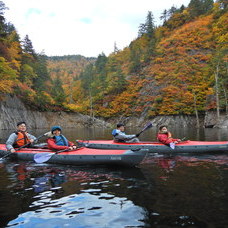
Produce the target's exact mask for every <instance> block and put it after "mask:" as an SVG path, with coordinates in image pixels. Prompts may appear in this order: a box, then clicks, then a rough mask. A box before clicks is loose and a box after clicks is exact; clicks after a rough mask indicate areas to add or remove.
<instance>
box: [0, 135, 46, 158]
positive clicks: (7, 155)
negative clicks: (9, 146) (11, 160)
mask: <svg viewBox="0 0 228 228" xmlns="http://www.w3.org/2000/svg"><path fill="white" fill-rule="evenodd" d="M49 134H50V131H49V132H46V133H44V134H42V135H40V136H38V137H37V138H36V140H35V141H36V142H37V141H38V140H39V139H40V138H42V137H43V136H47V135H49ZM30 144H31V143H27V144H25V145H23V146H20V147H19V148H17V149H15V151H18V150H20V149H22V148H24V147H26V146H28V145H30ZM2 151H6V150H2ZM12 154H13V153H12V152H9V153H8V154H6V155H4V156H3V157H1V158H0V161H1V160H3V159H5V158H7V157H9V156H10V155H12Z"/></svg>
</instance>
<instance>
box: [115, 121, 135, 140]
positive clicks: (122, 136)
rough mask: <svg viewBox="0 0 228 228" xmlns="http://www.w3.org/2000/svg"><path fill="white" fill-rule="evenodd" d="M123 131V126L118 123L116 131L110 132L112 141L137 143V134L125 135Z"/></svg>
mask: <svg viewBox="0 0 228 228" xmlns="http://www.w3.org/2000/svg"><path fill="white" fill-rule="evenodd" d="M124 130H125V126H124V124H122V123H118V124H117V125H116V129H114V130H113V131H112V135H113V140H114V141H115V142H126V143H131V142H139V139H138V136H139V135H138V134H135V135H127V134H125V132H124Z"/></svg>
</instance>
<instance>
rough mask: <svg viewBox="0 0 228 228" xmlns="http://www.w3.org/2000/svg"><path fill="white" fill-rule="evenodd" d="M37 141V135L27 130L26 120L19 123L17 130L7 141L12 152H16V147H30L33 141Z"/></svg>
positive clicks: (7, 145) (7, 146) (8, 148)
mask: <svg viewBox="0 0 228 228" xmlns="http://www.w3.org/2000/svg"><path fill="white" fill-rule="evenodd" d="M35 141H36V137H35V136H33V135H31V134H29V133H28V132H27V126H26V123H25V122H24V121H21V122H18V123H17V131H15V132H14V133H12V134H11V135H10V136H9V138H8V139H7V141H6V148H7V150H9V151H10V152H12V153H14V152H15V151H16V150H15V148H19V147H21V146H24V145H27V144H28V145H27V146H26V147H30V146H31V145H32V143H33V142H35Z"/></svg>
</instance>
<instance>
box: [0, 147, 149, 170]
mask: <svg viewBox="0 0 228 228" xmlns="http://www.w3.org/2000/svg"><path fill="white" fill-rule="evenodd" d="M147 152H148V150H147V149H133V150H126V149H116V150H109V149H91V148H86V147H82V148H79V149H76V150H72V151H60V152H53V151H51V150H49V149H42V148H23V149H20V150H18V151H17V152H15V153H10V156H9V157H10V158H12V159H19V160H25V161H34V162H38V163H43V162H48V163H56V164H69V165H123V166H135V165H137V164H139V163H140V162H141V161H142V160H143V159H144V158H145V156H146V154H147ZM8 154H9V152H8V151H7V150H6V147H5V144H0V157H3V158H4V156H5V157H8Z"/></svg>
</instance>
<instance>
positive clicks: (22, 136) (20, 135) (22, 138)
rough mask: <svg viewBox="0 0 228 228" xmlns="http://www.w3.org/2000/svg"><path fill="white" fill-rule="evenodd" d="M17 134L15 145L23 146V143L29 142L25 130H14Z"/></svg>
mask: <svg viewBox="0 0 228 228" xmlns="http://www.w3.org/2000/svg"><path fill="white" fill-rule="evenodd" d="M16 134H17V141H16V145H17V146H19V147H21V146H24V145H25V144H28V143H30V140H29V138H28V136H27V132H22V131H18V132H16Z"/></svg>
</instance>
